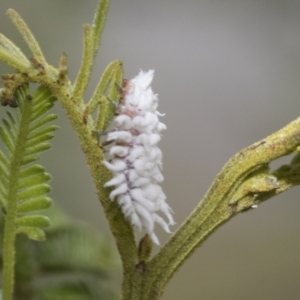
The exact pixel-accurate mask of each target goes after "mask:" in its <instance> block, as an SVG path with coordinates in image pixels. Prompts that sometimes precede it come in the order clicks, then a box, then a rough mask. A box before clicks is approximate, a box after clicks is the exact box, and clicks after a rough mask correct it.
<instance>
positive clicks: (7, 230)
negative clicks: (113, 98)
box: [3, 88, 32, 300]
mask: <svg viewBox="0 0 300 300" xmlns="http://www.w3.org/2000/svg"><path fill="white" fill-rule="evenodd" d="M27 91H28V88H27ZM25 97H26V95H23V100H24V99H25ZM19 105H24V108H23V114H22V119H21V121H20V127H19V128H20V131H19V132H18V136H17V140H16V143H15V149H14V150H13V154H12V159H11V165H10V175H9V188H8V197H7V199H8V203H7V208H6V210H7V214H6V216H5V227H4V246H3V300H11V299H12V297H13V287H14V266H15V238H16V225H15V220H16V215H17V195H18V186H19V184H18V179H19V176H18V174H19V172H20V168H21V165H22V161H23V157H24V152H25V142H26V137H27V135H26V133H27V131H28V126H29V123H30V115H31V107H32V105H31V102H30V101H26V100H25V101H24V103H23V104H22V103H21V102H20V101H19Z"/></svg>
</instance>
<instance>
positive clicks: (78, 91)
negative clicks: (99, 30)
mask: <svg viewBox="0 0 300 300" xmlns="http://www.w3.org/2000/svg"><path fill="white" fill-rule="evenodd" d="M93 37H94V28H93V27H92V26H91V25H86V26H85V27H84V49H83V57H82V61H81V66H80V69H79V72H78V75H77V78H76V80H75V84H74V92H73V97H74V100H76V101H79V102H82V103H83V100H82V96H83V93H84V92H85V90H86V87H87V84H88V81H89V79H90V76H91V72H92V66H93V61H94V56H93V51H94V40H93Z"/></svg>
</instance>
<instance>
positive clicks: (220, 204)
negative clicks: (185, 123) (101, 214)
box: [141, 118, 300, 300]
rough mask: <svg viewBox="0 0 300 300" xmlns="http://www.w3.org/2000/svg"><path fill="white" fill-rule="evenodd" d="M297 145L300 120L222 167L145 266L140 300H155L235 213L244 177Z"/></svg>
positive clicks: (288, 152)
mask: <svg viewBox="0 0 300 300" xmlns="http://www.w3.org/2000/svg"><path fill="white" fill-rule="evenodd" d="M299 145H300V118H298V119H296V120H295V121H293V122H291V123H290V124H288V125H287V126H286V127H284V128H283V129H281V130H279V131H278V132H276V133H274V134H272V135H271V136H269V137H267V138H266V139H263V140H261V141H260V142H257V143H255V144H253V145H251V146H249V147H247V148H246V149H244V150H242V151H241V152H239V153H238V154H236V155H235V156H233V158H231V159H230V160H229V162H228V163H227V164H226V165H225V166H224V168H223V169H222V171H221V172H220V174H219V175H218V176H217V177H216V179H215V181H214V183H213V184H212V186H211V188H210V189H209V191H208V193H207V194H206V195H205V197H204V199H203V200H202V201H201V202H200V204H199V205H198V206H197V207H196V209H195V210H194V211H193V212H192V214H191V215H190V216H189V217H188V218H187V219H186V221H185V222H184V223H183V224H182V225H181V227H180V228H179V229H178V230H177V231H176V232H175V234H174V235H173V237H172V238H171V239H170V240H169V241H168V242H167V243H166V245H165V246H164V247H163V248H162V249H161V250H160V252H159V253H158V254H157V255H156V256H155V257H154V258H153V259H152V260H151V262H150V263H149V265H148V268H147V271H148V275H147V282H146V286H145V290H144V291H143V297H141V299H147V300H148V299H156V298H155V296H156V295H160V294H161V293H162V291H163V289H164V287H165V285H166V283H167V282H168V280H169V279H170V278H171V276H172V275H173V274H174V272H175V271H176V270H177V269H178V267H179V266H180V265H181V264H182V263H183V261H184V260H185V259H186V258H187V257H188V256H189V255H190V254H191V253H192V251H193V250H194V249H195V248H196V247H197V246H199V244H201V243H202V242H203V241H204V240H205V238H206V237H207V236H208V235H210V234H211V233H212V232H213V231H214V230H215V229H216V228H217V227H218V226H220V225H221V224H222V223H224V222H225V221H227V220H229V219H230V218H231V217H233V216H234V215H235V214H236V213H237V212H238V211H236V210H235V209H234V207H235V206H234V205H232V203H231V200H232V197H233V195H234V193H235V192H236V191H237V188H238V187H239V186H240V185H241V184H242V183H243V180H244V179H245V178H246V176H247V175H249V174H250V173H252V172H253V171H254V170H256V169H258V168H260V167H261V166H263V165H265V164H267V163H269V162H270V161H272V160H274V159H277V158H279V157H281V156H283V155H288V154H290V153H291V152H293V151H296V149H297V147H298V146H299Z"/></svg>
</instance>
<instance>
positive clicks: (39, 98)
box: [0, 85, 57, 240]
mask: <svg viewBox="0 0 300 300" xmlns="http://www.w3.org/2000/svg"><path fill="white" fill-rule="evenodd" d="M54 100H55V99H54V97H53V96H52V95H51V93H50V91H49V89H48V88H46V87H39V88H38V89H37V91H36V92H35V93H34V95H33V97H31V96H30V95H29V88H28V85H24V86H23V87H21V88H19V90H18V91H17V93H16V101H17V104H18V107H17V108H16V109H15V110H16V114H13V113H11V112H9V111H8V112H7V116H8V118H7V119H3V126H0V138H1V140H2V142H3V143H4V145H5V146H6V149H7V154H6V155H5V154H4V152H3V151H1V150H0V161H1V162H0V172H1V181H0V195H1V204H2V206H3V208H4V210H5V211H6V213H7V214H15V215H14V218H15V225H16V233H25V234H27V236H28V237H29V238H31V239H35V240H43V239H44V238H45V235H44V233H43V229H44V228H45V227H48V226H49V225H50V220H49V219H48V218H47V217H45V216H42V215H32V213H33V212H36V211H39V210H42V209H46V208H48V207H50V206H51V203H52V200H51V199H50V198H48V197H47V194H48V192H49V190H50V186H49V184H48V182H49V180H50V178H51V176H50V175H49V174H48V173H46V172H45V170H44V168H43V167H42V166H40V165H37V164H34V165H28V164H30V163H33V162H35V161H36V160H38V158H39V154H40V153H41V152H42V151H45V150H47V149H49V148H50V143H49V141H50V140H51V139H52V138H53V131H55V130H56V129H57V126H55V125H49V122H50V121H52V120H54V119H55V118H56V116H55V115H53V114H48V115H47V117H46V118H45V114H47V113H48V110H49V109H50V108H51V107H52V106H53V102H54ZM10 202H15V204H16V205H15V206H13V207H15V208H16V209H14V210H11V209H10V207H11V206H10V205H9V203H10Z"/></svg>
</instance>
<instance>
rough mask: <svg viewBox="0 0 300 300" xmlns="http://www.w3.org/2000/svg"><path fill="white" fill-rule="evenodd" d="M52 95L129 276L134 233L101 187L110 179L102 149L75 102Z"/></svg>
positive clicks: (58, 91) (58, 92) (133, 261)
mask: <svg viewBox="0 0 300 300" xmlns="http://www.w3.org/2000/svg"><path fill="white" fill-rule="evenodd" d="M53 92H54V95H55V96H56V97H57V98H58V99H59V100H60V102H61V104H62V106H63V108H64V109H65V111H66V114H67V116H68V118H69V120H70V122H71V124H72V126H73V128H74V130H75V131H76V133H77V135H78V138H79V140H80V144H81V147H82V150H83V152H84V154H85V157H86V160H87V163H88V165H89V167H90V170H91V174H92V177H93V179H94V182H95V185H96V189H97V193H98V196H99V200H100V202H101V203H102V206H103V209H104V211H105V214H106V217H107V219H108V222H109V224H110V228H111V231H112V233H113V235H114V236H115V239H116V243H117V247H118V250H119V253H120V256H121V259H122V262H123V267H124V272H125V273H126V274H128V273H131V272H132V268H133V266H134V265H135V264H136V262H137V254H136V253H137V251H136V245H135V240H134V234H133V229H132V226H131V225H130V224H129V223H128V222H127V221H126V220H125V218H124V215H123V214H122V212H121V209H120V207H119V205H118V204H117V203H116V202H112V201H111V200H110V199H109V197H108V195H109V190H108V189H105V188H104V183H105V182H107V181H108V180H109V179H110V178H111V174H110V172H109V171H108V170H107V169H106V168H105V167H104V166H103V164H102V161H103V160H104V157H103V152H102V149H101V147H100V146H99V145H98V142H97V140H96V139H95V137H94V136H93V134H92V132H91V130H90V128H89V127H88V126H87V124H86V122H85V121H84V118H83V111H82V110H81V109H80V108H79V107H78V106H76V105H74V102H72V100H71V99H70V98H69V97H68V96H66V93H65V92H64V91H62V90H61V89H58V88H55V89H53Z"/></svg>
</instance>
